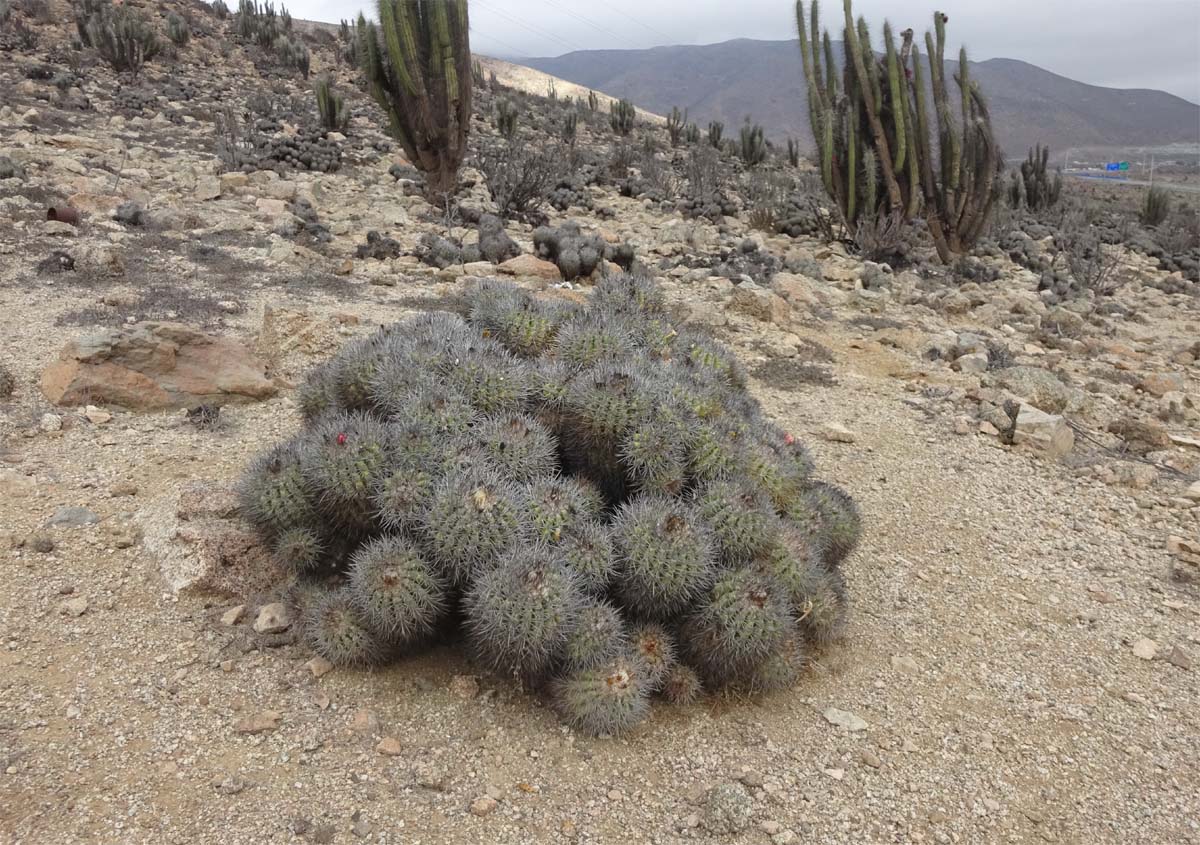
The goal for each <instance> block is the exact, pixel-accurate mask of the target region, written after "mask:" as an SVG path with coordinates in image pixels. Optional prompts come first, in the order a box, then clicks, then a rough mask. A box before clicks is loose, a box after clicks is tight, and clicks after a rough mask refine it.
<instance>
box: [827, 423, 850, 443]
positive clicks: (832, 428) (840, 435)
mask: <svg viewBox="0 0 1200 845" xmlns="http://www.w3.org/2000/svg"><path fill="white" fill-rule="evenodd" d="M821 436H822V437H823V438H825V439H826V440H828V441H829V442H830V443H853V442H855V441H856V440H858V435H857V434H855V433H854V432H853V431H851V430H850V429H848V428H846V426H844V425H842V424H841V423H838V422H827V423H825V424H824V425H822V426H821Z"/></svg>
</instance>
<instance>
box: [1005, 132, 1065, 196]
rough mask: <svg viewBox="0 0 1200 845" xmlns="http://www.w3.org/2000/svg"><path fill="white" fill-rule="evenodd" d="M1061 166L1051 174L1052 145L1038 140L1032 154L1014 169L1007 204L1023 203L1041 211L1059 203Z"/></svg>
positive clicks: (1061, 183)
mask: <svg viewBox="0 0 1200 845" xmlns="http://www.w3.org/2000/svg"><path fill="white" fill-rule="evenodd" d="M1062 186H1063V179H1062V169H1061V168H1060V169H1058V170H1056V171H1055V172H1054V176H1053V177H1051V176H1050V147H1048V146H1046V147H1043V146H1042V145H1041V144H1038V145H1037V146H1036V147H1033V148H1031V149H1030V150H1029V156H1028V157H1027V158H1026V159H1025V160H1024V161H1023V162H1021V166H1020V168H1019V169H1018V170H1014V171H1013V174H1012V181H1011V182H1009V186H1008V204H1009V205H1010V206H1012V207H1013V208H1020V207H1021V206H1022V205H1024V206H1026V207H1028V208H1030V209H1032V210H1033V211H1042V210H1044V209H1047V208H1050V207H1051V206H1054V205H1056V204H1057V203H1058V199H1059V197H1060V196H1061V195H1062Z"/></svg>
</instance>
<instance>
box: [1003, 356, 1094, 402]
mask: <svg viewBox="0 0 1200 845" xmlns="http://www.w3.org/2000/svg"><path fill="white" fill-rule="evenodd" d="M995 379H996V382H997V383H998V384H999V385H1000V386H1001V387H1003V388H1004V389H1005V390H1008V391H1010V392H1011V393H1014V394H1015V395H1017V396H1019V397H1020V398H1022V399H1024V400H1025V401H1026V402H1028V403H1029V404H1030V405H1033V406H1034V407H1035V408H1038V409H1039V410H1042V411H1045V412H1046V413H1049V414H1061V413H1062V412H1063V411H1067V410H1072V409H1074V408H1077V407H1078V406H1079V404H1080V403H1082V401H1083V395H1082V392H1081V391H1079V390H1077V389H1075V388H1071V387H1068V386H1067V385H1065V384H1063V383H1062V381H1061V380H1060V379H1059V378H1058V376H1056V375H1055V374H1054V373H1052V372H1050V371H1049V370H1043V369H1042V368H1040V367H1005V368H1004V369H1002V370H996V372H995Z"/></svg>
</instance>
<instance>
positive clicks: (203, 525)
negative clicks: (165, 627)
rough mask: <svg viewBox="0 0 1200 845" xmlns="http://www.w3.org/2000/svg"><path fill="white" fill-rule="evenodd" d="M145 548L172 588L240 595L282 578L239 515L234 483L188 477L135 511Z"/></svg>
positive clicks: (180, 590)
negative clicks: (225, 483)
mask: <svg viewBox="0 0 1200 845" xmlns="http://www.w3.org/2000/svg"><path fill="white" fill-rule="evenodd" d="M137 519H138V522H139V524H140V526H141V528H142V531H143V534H144V537H145V546H146V551H147V553H148V554H150V555H151V556H152V557H153V558H154V559H156V560H157V561H158V564H159V571H160V572H161V573H162V576H163V578H164V580H165V581H166V582H167V586H168V587H169V588H170V589H171V590H173V591H174V592H183V591H195V592H200V593H212V594H215V595H223V596H229V597H232V598H241V597H243V596H247V595H252V594H254V593H257V592H266V591H267V590H269V589H271V588H272V587H273V586H274V585H276V584H278V583H280V581H281V580H282V578H283V574H284V573H283V569H282V568H281V567H280V565H279V564H278V563H277V562H276V560H275V556H274V555H272V554H271V550H270V549H269V548H268V547H267V546H265V545H264V544H263V542H262V540H261V539H260V538H259V537H258V535H257V534H255V533H254V532H252V531H250V530H249V528H248V527H247V526H246V524H245V523H244V522H243V521H242V520H241V519H240V518H239V516H238V499H237V492H236V490H235V489H233V487H232V486H228V485H218V484H213V483H212V482H198V481H190V482H184V483H182V484H180V485H177V486H176V487H174V488H168V490H167V491H166V492H165V493H164V494H163V495H161V496H158V497H157V498H155V499H153V500H151V501H150V502H149V503H147V504H146V505H145V506H144V507H142V508H140V509H139V510H138V512H137Z"/></svg>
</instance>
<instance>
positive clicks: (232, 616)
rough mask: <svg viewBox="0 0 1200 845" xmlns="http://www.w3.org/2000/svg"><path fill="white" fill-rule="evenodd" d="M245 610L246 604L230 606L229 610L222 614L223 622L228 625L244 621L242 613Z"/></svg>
mask: <svg viewBox="0 0 1200 845" xmlns="http://www.w3.org/2000/svg"><path fill="white" fill-rule="evenodd" d="M245 612H246V605H244V604H237V605H234V606H233V607H231V608H229V610H227V611H225V612H224V613H222V614H221V624H222V625H227V626H231V625H236V624H237V623H239V622H241V621H242V615H243V614H244V613H245Z"/></svg>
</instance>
